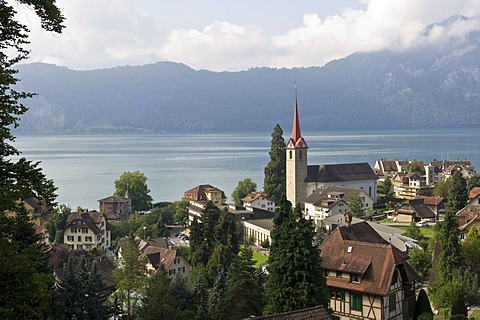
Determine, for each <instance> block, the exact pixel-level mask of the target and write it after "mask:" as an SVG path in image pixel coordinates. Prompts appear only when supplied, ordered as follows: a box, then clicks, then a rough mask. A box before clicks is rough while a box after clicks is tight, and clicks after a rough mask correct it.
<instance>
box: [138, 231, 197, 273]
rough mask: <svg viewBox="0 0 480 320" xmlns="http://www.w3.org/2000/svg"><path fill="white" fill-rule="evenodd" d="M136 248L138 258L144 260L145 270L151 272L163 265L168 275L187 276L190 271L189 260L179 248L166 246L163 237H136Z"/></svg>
mask: <svg viewBox="0 0 480 320" xmlns="http://www.w3.org/2000/svg"><path fill="white" fill-rule="evenodd" d="M137 241H138V249H139V250H140V252H141V255H140V257H139V259H141V260H145V261H146V272H147V273H153V272H155V271H156V270H158V268H159V267H160V265H163V267H164V268H165V270H166V271H167V274H168V276H169V277H171V278H172V277H175V276H178V275H180V276H182V277H187V278H188V277H189V276H190V273H191V271H192V266H191V265H190V262H188V260H187V259H186V258H185V257H184V256H183V255H182V253H181V252H180V250H176V249H170V248H168V247H167V244H166V243H165V240H164V239H163V238H153V239H140V238H137Z"/></svg>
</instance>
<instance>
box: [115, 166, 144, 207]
mask: <svg viewBox="0 0 480 320" xmlns="http://www.w3.org/2000/svg"><path fill="white" fill-rule="evenodd" d="M127 191H128V196H129V198H130V199H132V207H133V209H134V210H138V211H143V210H148V209H150V208H151V204H152V200H153V199H152V197H151V196H150V195H149V193H150V189H148V186H147V177H146V176H145V174H143V173H142V172H140V171H138V170H137V171H134V172H129V171H125V172H124V173H122V175H121V176H120V177H119V178H118V179H117V180H115V195H117V196H125V195H126V194H127Z"/></svg>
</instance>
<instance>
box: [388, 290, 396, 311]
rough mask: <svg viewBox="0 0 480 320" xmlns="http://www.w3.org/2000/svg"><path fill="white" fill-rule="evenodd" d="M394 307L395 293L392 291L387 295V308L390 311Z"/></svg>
mask: <svg viewBox="0 0 480 320" xmlns="http://www.w3.org/2000/svg"><path fill="white" fill-rule="evenodd" d="M396 309H397V295H396V294H395V293H394V294H391V295H390V296H389V297H388V310H389V311H390V312H391V311H395V310H396Z"/></svg>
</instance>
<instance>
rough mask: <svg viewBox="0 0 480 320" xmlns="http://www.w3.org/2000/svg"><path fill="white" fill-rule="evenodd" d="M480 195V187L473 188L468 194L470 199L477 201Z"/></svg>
mask: <svg viewBox="0 0 480 320" xmlns="http://www.w3.org/2000/svg"><path fill="white" fill-rule="evenodd" d="M478 195H480V187H475V188H472V189H471V190H470V192H469V193H468V199H470V200H471V199H475V198H476V197H477V196H478Z"/></svg>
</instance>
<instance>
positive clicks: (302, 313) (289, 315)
mask: <svg viewBox="0 0 480 320" xmlns="http://www.w3.org/2000/svg"><path fill="white" fill-rule="evenodd" d="M247 319H248V320H251V319H259V320H330V319H332V316H331V315H330V314H329V313H328V312H327V310H325V308H323V307H322V306H318V307H312V308H306V309H301V310H296V311H290V312H284V313H277V314H272V315H269V316H263V317H254V316H253V317H252V316H251V317H249V318H245V319H244V320H247Z"/></svg>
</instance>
